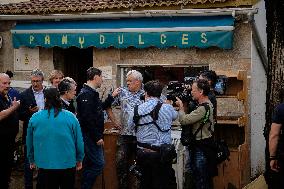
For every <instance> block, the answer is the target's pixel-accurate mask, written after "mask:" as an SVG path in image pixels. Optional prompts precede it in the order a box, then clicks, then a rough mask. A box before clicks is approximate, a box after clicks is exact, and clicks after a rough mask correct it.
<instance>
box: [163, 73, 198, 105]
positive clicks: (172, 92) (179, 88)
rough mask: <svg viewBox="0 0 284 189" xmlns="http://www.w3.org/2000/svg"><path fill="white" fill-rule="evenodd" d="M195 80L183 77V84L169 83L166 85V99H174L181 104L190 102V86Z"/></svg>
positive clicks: (177, 82)
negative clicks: (177, 99)
mask: <svg viewBox="0 0 284 189" xmlns="http://www.w3.org/2000/svg"><path fill="white" fill-rule="evenodd" d="M194 80H195V78H194V77H185V78H184V82H183V83H182V82H179V81H170V82H169V84H168V85H167V99H168V100H172V101H174V102H175V101H176V97H178V98H179V99H181V101H183V102H189V101H192V96H191V85H192V83H193V81H194Z"/></svg>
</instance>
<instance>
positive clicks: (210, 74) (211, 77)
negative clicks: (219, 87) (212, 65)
mask: <svg viewBox="0 0 284 189" xmlns="http://www.w3.org/2000/svg"><path fill="white" fill-rule="evenodd" d="M199 79H206V80H207V81H208V83H209V85H210V92H209V94H208V98H209V100H210V102H211V103H212V104H213V107H214V112H213V113H214V114H213V115H214V119H215V121H216V116H217V100H216V95H215V92H214V87H215V85H216V82H217V74H216V72H215V71H213V70H207V71H203V72H201V73H200V75H199Z"/></svg>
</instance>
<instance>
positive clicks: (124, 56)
mask: <svg viewBox="0 0 284 189" xmlns="http://www.w3.org/2000/svg"><path fill="white" fill-rule="evenodd" d="M234 33H235V35H234V48H233V50H222V49H217V48H210V49H195V48H194V49H176V48H169V49H157V48H148V49H134V48H128V49H123V50H118V49H94V66H106V65H110V66H113V76H117V74H116V71H117V65H136V66H139V65H140V66H143V65H185V66H186V65H209V66H210V68H211V69H213V70H225V71H237V70H247V71H248V75H250V63H251V43H250V42H251V30H250V27H249V25H248V24H237V25H236V29H235V32H234ZM117 77H119V76H117ZM117 79H119V78H117Z"/></svg>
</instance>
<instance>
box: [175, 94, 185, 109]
mask: <svg viewBox="0 0 284 189" xmlns="http://www.w3.org/2000/svg"><path fill="white" fill-rule="evenodd" d="M176 99H177V101H176V105H177V107H179V110H181V111H184V107H183V103H182V101H181V99H180V98H179V97H176Z"/></svg>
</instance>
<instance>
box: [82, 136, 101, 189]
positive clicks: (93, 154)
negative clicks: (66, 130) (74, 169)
mask: <svg viewBox="0 0 284 189" xmlns="http://www.w3.org/2000/svg"><path fill="white" fill-rule="evenodd" d="M83 139H84V144H85V158H84V160H83V174H82V176H83V178H82V184H81V186H82V187H81V189H92V187H93V185H94V183H95V181H96V178H97V176H99V175H100V174H101V173H102V171H103V168H104V164H105V161H104V151H103V147H102V146H98V145H97V144H96V141H93V140H92V139H91V138H90V137H89V136H88V135H85V134H84V135H83Z"/></svg>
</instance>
